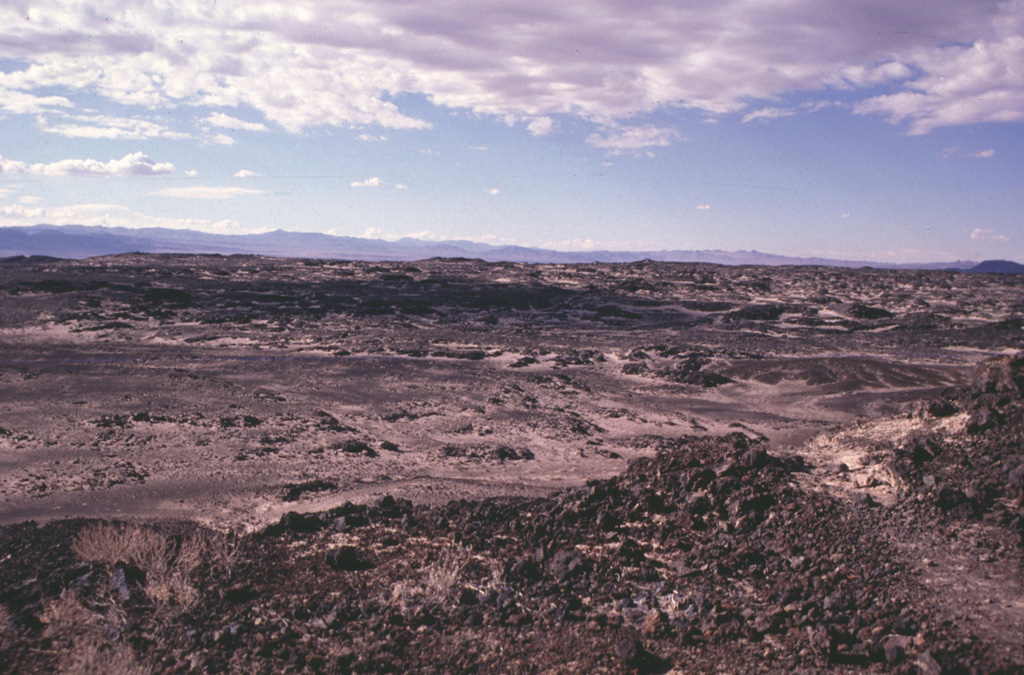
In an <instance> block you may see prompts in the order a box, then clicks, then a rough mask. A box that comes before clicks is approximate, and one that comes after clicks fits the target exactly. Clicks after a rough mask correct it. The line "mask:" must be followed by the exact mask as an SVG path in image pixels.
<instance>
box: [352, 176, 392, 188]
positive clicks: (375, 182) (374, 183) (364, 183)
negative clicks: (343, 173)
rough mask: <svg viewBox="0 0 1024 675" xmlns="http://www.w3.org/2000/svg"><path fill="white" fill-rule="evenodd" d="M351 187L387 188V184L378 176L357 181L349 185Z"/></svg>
mask: <svg viewBox="0 0 1024 675" xmlns="http://www.w3.org/2000/svg"><path fill="white" fill-rule="evenodd" d="M349 186H350V187H387V183H386V182H385V181H383V180H381V179H380V178H378V177H377V176H374V177H373V178H367V179H366V180H355V181H352V182H351V183H349Z"/></svg>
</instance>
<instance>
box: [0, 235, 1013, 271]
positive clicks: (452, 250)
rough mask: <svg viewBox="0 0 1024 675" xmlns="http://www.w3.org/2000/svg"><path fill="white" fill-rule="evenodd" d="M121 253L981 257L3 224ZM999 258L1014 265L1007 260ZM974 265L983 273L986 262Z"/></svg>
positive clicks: (12, 252)
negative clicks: (572, 247) (573, 246)
mask: <svg viewBox="0 0 1024 675" xmlns="http://www.w3.org/2000/svg"><path fill="white" fill-rule="evenodd" d="M117 253H193V254H221V255H233V254H249V255H266V256H271V257H289V258H325V259H344V260H364V261H384V260H392V261H413V260H423V259H426V258H478V259H481V260H485V261H487V262H521V263H563V264H573V263H597V262H604V263H628V262H638V261H641V260H652V261H656V262H698V263H712V264H722V265H768V266H777V265H816V266H827V267H852V268H858V267H875V268H885V269H948V270H955V271H966V270H969V269H973V268H977V267H978V266H979V263H978V262H976V261H960V260H958V261H955V262H933V263H928V262H923V263H900V264H897V263H882V262H877V261H866V260H841V259H833V258H821V257H806V258H805V257H798V256H785V255H778V254H773V253H763V252H760V251H755V250H749V251H743V250H741V251H723V250H679V249H674V250H659V251H613V250H595V251H556V250H551V249H543V248H532V247H526V246H513V245H502V246H497V245H491V244H482V243H478V242H472V241H466V240H458V239H456V240H444V241H436V242H435V241H424V240H420V239H413V238H410V237H404V238H402V239H398V240H394V241H388V240H384V239H364V238H361V237H350V236H343V235H330V234H322V233H317V232H294V231H289V230H284V229H277V230H273V231H270V232H264V233H260V234H216V233H209V232H200V231H197V230H186V229H181V230H178V229H168V228H158V227H151V228H139V229H131V228H124V227H105V226H87V225H59V226H58V225H48V224H39V225H33V226H27V227H26V226H17V227H0V257H15V256H53V257H58V258H90V257H95V256H101V255H112V254H117ZM986 262H988V261H986ZM1002 262H1004V263H1008V264H1009V265H1016V263H1010V262H1009V261H1002ZM981 265H984V263H982V264H981ZM1001 269H1007V267H1006V265H1003V267H1001ZM976 271H984V268H982V269H980V270H976Z"/></svg>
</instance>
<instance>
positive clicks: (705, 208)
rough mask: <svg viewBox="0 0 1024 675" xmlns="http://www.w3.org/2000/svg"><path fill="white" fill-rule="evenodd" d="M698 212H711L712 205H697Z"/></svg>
mask: <svg viewBox="0 0 1024 675" xmlns="http://www.w3.org/2000/svg"><path fill="white" fill-rule="evenodd" d="M697 210H698V211H710V210H711V205H710V204H698V205H697Z"/></svg>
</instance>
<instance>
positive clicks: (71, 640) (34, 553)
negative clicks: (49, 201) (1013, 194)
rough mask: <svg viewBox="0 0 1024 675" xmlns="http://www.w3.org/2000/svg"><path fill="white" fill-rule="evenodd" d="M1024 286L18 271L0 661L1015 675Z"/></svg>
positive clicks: (0, 577)
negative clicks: (1009, 674)
mask: <svg viewBox="0 0 1024 675" xmlns="http://www.w3.org/2000/svg"><path fill="white" fill-rule="evenodd" d="M1022 287H1024V280H1022V279H1020V278H1019V277H1013V276H1003V275H981V274H979V275H968V274H962V273H955V272H937V271H879V270H871V269H862V270H838V269H830V268H812V267H793V268H757V267H717V266H712V265H698V264H668V263H633V264H623V265H612V264H607V265H575V266H568V265H522V264H501V263H483V262H479V261H471V260H456V261H451V260H446V261H442V260H427V261H420V262H416V263H379V264H370V263H350V262H334V261H330V262H328V261H312V260H280V259H270V258H257V257H219V256H152V255H125V256H113V257H107V258H94V259H89V260H84V261H62V260H46V259H12V260H7V261H4V262H2V263H0V307H2V308H3V312H2V315H0V349H2V351H0V353H2V355H3V356H2V359H0V385H2V386H0V462H2V463H3V466H4V471H3V472H2V474H0V500H2V501H0V523H3V526H2V528H0V666H3V668H4V669H5V670H14V671H18V672H44V671H47V672H48V671H52V670H54V669H57V670H64V671H69V672H94V671H96V670H98V669H101V668H102V669H105V670H106V671H107V672H115V671H116V672H168V673H171V672H267V673H271V672H289V671H290V672H494V673H498V672H502V673H503V672H552V673H557V672H670V671H673V670H674V671H675V672H695V671H696V672H704V671H723V670H724V671H729V672H763V671H765V670H775V671H786V670H799V669H804V670H807V671H810V672H815V671H817V672H830V671H838V672H854V671H865V670H867V671H886V672H888V671H896V672H907V673H910V672H924V673H942V672H999V671H1003V672H1020V671H1021V670H1022V669H1024V647H1022V642H1021V640H1020V634H1021V627H1022V626H1024V593H1022V586H1021V582H1022V579H1021V555H1022V550H1021V543H1022V533H1024V504H1022V489H1024V455H1022V442H1024V358H1022V357H1021V356H1018V355H1017V354H1018V353H1019V351H1020V350H1021V348H1022V338H1024V333H1022V325H1024V293H1022V290H1024V288H1022Z"/></svg>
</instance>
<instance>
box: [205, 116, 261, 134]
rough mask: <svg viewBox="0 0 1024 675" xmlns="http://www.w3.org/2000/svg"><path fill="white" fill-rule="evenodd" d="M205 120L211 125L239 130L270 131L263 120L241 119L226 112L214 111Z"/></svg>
mask: <svg viewBox="0 0 1024 675" xmlns="http://www.w3.org/2000/svg"><path fill="white" fill-rule="evenodd" d="M203 122H204V123H205V124H206V125H208V126H211V127H221V128H222V129H235V130H238V131H268V129H267V125H265V124H263V123H262V122H246V121H245V120H240V119H238V118H237V117H231V116H230V115H225V114H224V113H219V112H217V113H213V114H212V115H210V116H209V117H207V118H205V119H204V120H203Z"/></svg>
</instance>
